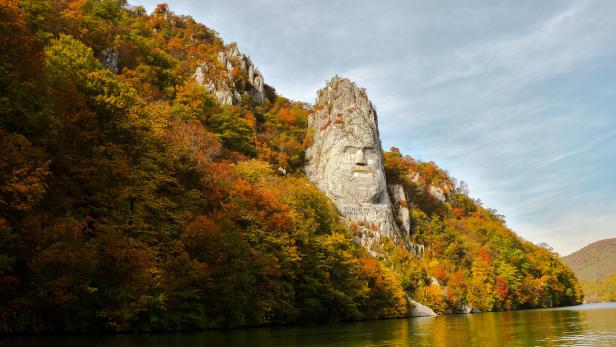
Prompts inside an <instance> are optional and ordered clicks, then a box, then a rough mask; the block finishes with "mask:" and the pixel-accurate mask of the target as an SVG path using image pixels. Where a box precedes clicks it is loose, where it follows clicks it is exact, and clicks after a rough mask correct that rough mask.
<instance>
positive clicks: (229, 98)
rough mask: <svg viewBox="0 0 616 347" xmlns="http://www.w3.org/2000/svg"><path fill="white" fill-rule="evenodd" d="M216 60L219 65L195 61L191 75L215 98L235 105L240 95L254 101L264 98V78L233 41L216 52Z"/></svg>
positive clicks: (223, 102)
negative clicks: (194, 68) (195, 64)
mask: <svg viewBox="0 0 616 347" xmlns="http://www.w3.org/2000/svg"><path fill="white" fill-rule="evenodd" d="M217 60H218V61H217V62H218V64H220V65H219V66H212V65H209V64H208V63H207V62H203V63H201V64H199V66H197V69H196V70H195V74H194V75H193V78H194V79H195V81H197V83H199V84H200V85H202V86H203V87H204V88H205V89H206V90H207V91H208V92H210V93H211V94H212V95H213V96H214V97H215V98H216V99H217V100H218V102H220V103H221V104H226V105H231V104H233V105H235V104H237V103H238V102H239V101H240V99H241V98H242V96H244V95H248V96H250V97H251V98H252V99H253V101H254V102H256V103H262V102H263V101H264V100H265V82H264V80H263V76H262V75H261V72H259V70H257V68H256V67H255V66H254V65H253V63H252V61H251V60H250V58H248V56H246V55H245V54H242V53H240V51H239V49H238V48H237V45H236V44H235V43H232V44H229V45H228V46H227V47H226V48H225V49H224V50H223V51H221V52H219V53H218V59H217ZM220 72H221V73H220ZM215 76H217V77H218V78H217V77H215Z"/></svg>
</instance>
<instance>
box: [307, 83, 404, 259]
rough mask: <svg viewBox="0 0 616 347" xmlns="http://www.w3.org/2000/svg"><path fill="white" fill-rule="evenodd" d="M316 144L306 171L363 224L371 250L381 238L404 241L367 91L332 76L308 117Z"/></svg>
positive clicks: (345, 213)
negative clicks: (391, 195) (388, 183)
mask: <svg viewBox="0 0 616 347" xmlns="http://www.w3.org/2000/svg"><path fill="white" fill-rule="evenodd" d="M308 123H309V128H310V129H311V130H310V133H311V134H312V139H310V140H311V141H312V145H311V146H310V147H309V148H308V149H307V151H306V159H307V164H306V166H305V171H306V174H307V176H308V178H309V179H310V180H312V181H313V182H315V183H316V185H317V186H318V187H319V188H320V189H321V190H322V191H323V192H325V194H327V195H328V196H329V197H330V198H331V199H332V200H333V201H334V203H335V204H336V206H337V207H338V210H339V211H340V212H341V214H342V215H343V216H345V217H346V218H347V219H348V220H349V221H350V222H353V223H356V224H359V225H361V226H362V230H363V234H362V237H361V243H362V244H364V245H365V246H367V247H368V248H370V245H371V244H372V243H373V242H374V241H378V240H379V239H380V238H381V236H387V237H390V238H392V239H394V240H395V239H399V238H400V234H399V233H400V232H399V229H398V227H397V226H396V223H395V219H394V212H393V206H392V203H391V200H390V198H389V193H388V191H387V183H386V182H385V171H384V169H383V155H382V150H381V141H380V138H379V130H378V124H377V115H376V112H375V110H374V107H373V106H372V103H371V102H370V101H369V100H368V97H367V95H366V92H365V91H364V90H362V89H360V88H358V87H357V86H356V85H355V84H354V83H352V82H351V81H349V80H348V79H345V78H341V77H338V76H336V77H334V78H332V79H331V80H330V81H329V82H328V83H327V85H326V86H325V87H324V88H323V89H321V90H320V91H318V92H317V101H316V104H315V111H314V112H313V113H312V114H311V115H310V117H309V119H308Z"/></svg>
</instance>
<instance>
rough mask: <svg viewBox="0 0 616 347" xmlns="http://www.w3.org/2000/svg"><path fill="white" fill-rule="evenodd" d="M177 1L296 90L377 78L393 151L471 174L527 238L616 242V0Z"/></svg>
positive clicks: (474, 186) (297, 95) (301, 96)
mask: <svg viewBox="0 0 616 347" xmlns="http://www.w3.org/2000/svg"><path fill="white" fill-rule="evenodd" d="M130 3H131V4H141V5H144V6H145V7H146V8H147V9H148V10H152V9H153V6H154V4H155V3H156V1H148V0H138V1H131V2H130ZM168 3H169V5H170V6H171V9H172V10H173V11H174V12H176V13H178V14H186V15H191V16H193V17H194V18H195V19H196V20H198V21H199V22H202V23H204V24H206V25H207V26H208V27H210V28H213V29H214V30H216V31H217V32H219V33H220V35H221V37H222V38H223V39H224V40H225V42H227V43H228V42H233V41H235V42H237V43H238V45H239V47H240V50H242V51H243V52H244V53H246V54H248V55H249V56H250V57H251V59H252V60H253V62H254V63H255V65H256V66H258V67H259V69H260V70H261V71H262V72H263V75H264V77H265V81H266V83H268V84H270V85H272V86H273V87H275V88H276V89H277V91H278V92H279V93H280V94H282V95H284V96H286V97H289V98H292V99H295V100H303V101H307V102H311V103H312V102H314V99H315V92H316V90H317V89H319V88H321V87H322V86H323V85H324V83H325V81H326V80H328V79H329V78H330V77H331V76H332V75H334V74H339V75H342V76H345V77H349V78H350V79H352V80H354V81H356V82H357V83H358V84H359V85H360V86H364V87H366V89H367V91H368V95H369V97H370V99H371V100H372V102H373V103H374V104H375V106H376V108H377V111H378V114H379V126H380V129H381V137H382V138H381V140H382V142H383V147H384V148H389V147H390V146H397V147H399V148H400V149H401V151H402V152H403V153H406V154H411V155H412V156H413V157H415V158H418V159H421V160H432V161H434V162H436V163H437V164H438V165H439V166H440V167H442V168H444V169H446V170H448V171H449V173H450V174H451V175H452V176H453V177H455V178H457V179H459V180H464V181H466V182H467V183H468V185H469V187H470V191H471V195H472V196H473V197H477V198H480V199H481V200H482V201H483V202H484V205H486V206H487V207H492V208H496V209H497V210H498V211H499V212H500V213H501V214H504V215H505V216H506V219H507V224H508V225H509V226H510V227H511V228H512V229H514V230H515V231H516V232H517V233H518V234H519V235H521V236H522V237H524V238H525V239H528V240H530V241H533V242H536V243H539V242H547V243H549V244H550V245H552V246H553V247H554V248H555V250H556V251H558V252H559V253H560V254H562V255H566V254H568V253H571V252H572V251H575V250H577V249H579V248H581V247H582V246H584V245H586V244H587V243H590V242H592V241H596V240H599V239H603V238H609V237H616V183H615V180H616V20H615V19H614V14H616V1H611V0H604V1H565V0H561V1H536V0H517V1H489V0H484V1H472V0H469V1H409V0H400V1H361V0H353V1H335V2H334V1H320V0H319V1H296V0H273V1H264V0H253V1H236V0H207V1H189V0H185V1H168Z"/></svg>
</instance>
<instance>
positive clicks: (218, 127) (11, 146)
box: [0, 0, 581, 333]
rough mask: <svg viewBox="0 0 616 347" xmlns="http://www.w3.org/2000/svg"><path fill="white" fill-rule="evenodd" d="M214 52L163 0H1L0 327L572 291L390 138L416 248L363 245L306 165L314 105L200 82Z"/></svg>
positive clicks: (248, 319)
mask: <svg viewBox="0 0 616 347" xmlns="http://www.w3.org/2000/svg"><path fill="white" fill-rule="evenodd" d="M225 47H228V46H225V45H224V43H223V41H222V40H221V38H219V37H218V35H217V34H216V32H215V31H213V30H212V29H210V28H207V27H206V26H205V25H203V24H199V23H197V22H195V21H194V20H193V19H192V18H191V17H187V16H179V15H176V14H174V13H173V12H171V11H170V10H169V8H168V6H166V5H159V6H158V7H157V8H156V10H155V11H154V12H153V13H151V14H147V13H146V11H145V10H144V9H143V8H142V7H131V6H129V5H127V4H126V3H125V1H123V0H53V1H52V0H41V1H18V0H8V1H5V2H3V3H2V4H0V148H2V150H1V151H0V307H1V308H2V309H1V310H0V332H2V333H16V332H27V333H32V332H82V331H112V332H117V331H160V330H183V329H206V328H211V327H236V326H254V325H261V324H286V323H298V322H313V321H335V320H353V319H372V318H385V317H401V316H405V315H407V314H408V309H409V307H408V304H407V301H406V295H410V296H412V297H414V298H416V299H418V300H419V301H422V302H424V303H426V304H428V305H432V306H433V307H434V308H435V309H436V310H437V311H438V312H442V313H444V312H456V311H458V310H459V308H460V306H461V305H463V304H465V305H470V306H474V307H477V308H479V309H482V310H503V309H515V308H521V307H544V306H552V305H564V304H573V303H578V302H580V301H581V293H580V290H579V286H578V285H577V281H576V280H575V277H574V276H573V274H572V273H571V272H569V271H568V270H567V269H566V268H565V267H564V266H562V264H561V263H560V262H559V260H558V258H557V256H556V255H555V254H553V253H550V252H548V251H546V250H544V249H542V248H539V247H537V246H534V245H533V244H531V243H530V242H527V241H524V240H521V239H520V238H518V237H517V236H515V234H513V232H511V231H510V230H508V229H507V228H506V227H505V225H504V221H503V219H502V217H500V216H498V215H497V214H495V213H494V212H493V211H490V210H488V209H484V208H483V207H481V205H480V204H479V203H477V202H476V201H474V200H472V199H470V198H469V197H468V195H467V192H466V191H464V189H462V188H461V187H460V186H459V185H457V184H455V182H454V181H453V180H452V179H451V178H450V177H449V176H448V175H447V173H446V172H444V171H443V170H440V169H438V168H437V167H436V166H435V165H434V164H433V163H422V162H418V161H415V160H413V159H412V158H410V157H403V156H402V155H401V154H400V153H398V152H397V151H391V152H388V153H386V157H387V159H386V170H387V173H388V179H391V180H393V181H396V182H399V183H401V184H403V185H405V187H406V188H407V190H409V191H412V192H414V193H413V194H412V196H411V201H412V203H413V205H412V209H411V210H412V221H413V236H412V237H413V240H414V241H415V242H416V243H417V244H422V245H425V251H424V253H423V255H421V254H417V255H413V254H412V253H411V252H410V251H408V250H407V249H405V248H402V247H400V246H396V245H394V244H393V243H387V242H385V243H384V244H383V250H382V253H381V254H382V256H380V257H379V259H376V258H375V257H373V256H371V255H370V254H369V253H368V252H367V251H365V250H364V249H363V248H362V247H361V246H358V245H356V244H355V243H353V234H352V233H353V230H351V228H349V227H348V226H346V225H343V224H341V222H340V219H339V218H338V212H337V211H336V209H335V207H334V206H333V204H332V202H331V201H329V200H328V198H327V197H326V196H325V195H324V194H322V193H321V192H320V191H319V190H318V189H317V188H316V187H315V186H314V185H313V184H312V183H310V182H309V181H308V180H307V179H306V178H304V177H303V173H302V167H303V160H304V150H305V148H306V146H307V144H308V143H309V141H310V136H311V135H310V134H308V133H307V130H306V120H307V115H308V114H309V113H310V112H311V106H310V105H307V104H305V103H300V102H293V101H291V100H288V99H286V98H284V97H282V96H279V95H277V94H276V92H275V89H274V88H272V87H269V86H267V87H266V88H265V90H266V97H265V99H264V100H262V102H256V101H255V100H254V99H251V98H247V97H243V98H241V99H240V100H239V101H238V102H237V103H235V104H222V103H219V102H218V101H217V99H216V98H215V97H214V96H213V95H211V94H210V93H209V92H208V91H207V90H206V89H205V88H203V87H202V86H201V85H199V84H197V83H196V82H195V79H194V77H193V74H194V73H195V70H196V69H197V67H198V66H199V65H200V64H202V63H204V62H206V63H208V66H214V67H216V66H217V68H213V69H210V70H208V74H209V76H210V77H211V78H213V79H216V78H219V76H220V75H222V72H223V71H224V66H220V65H221V64H220V63H219V61H218V60H217V57H218V54H219V52H221V51H222V50H224V49H225ZM109 60H112V61H113V60H116V61H114V64H109ZM220 78H222V77H220ZM232 78H233V79H234V81H233V83H234V85H242V84H243V83H244V81H246V80H247V78H248V76H246V75H245V74H244V72H243V71H239V70H236V69H235V70H233V74H232ZM279 167H280V168H284V169H285V171H286V174H285V175H283V174H281V173H279V171H278V170H277V169H278V168H279ZM431 187H439V189H441V191H442V193H443V198H442V199H436V198H434V194H430V191H431Z"/></svg>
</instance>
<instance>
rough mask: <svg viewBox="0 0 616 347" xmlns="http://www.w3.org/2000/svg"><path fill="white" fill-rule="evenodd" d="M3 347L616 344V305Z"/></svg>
mask: <svg viewBox="0 0 616 347" xmlns="http://www.w3.org/2000/svg"><path fill="white" fill-rule="evenodd" d="M0 346H3V347H4V346H7V347H34V346H37V347H38V346H50V347H55V346H67V347H86V346H87V347H90V346H92V347H98V346H118V347H129V346H130V347H132V346H152V347H189V346H204V347H205V346H229V347H240V346H242V347H243V346H256V347H262V346H276V347H285V346H301V347H304V346H310V347H317V346H319V347H321V346H336V347H342V346H616V303H603V304H588V305H582V306H575V307H565V308H557V309H545V310H527V311H515V312H496V313H480V314H474V315H457V316H439V317H433V318H412V319H395V320H383V321H370V322H356V323H342V324H331V325H314V326H304V327H276V328H259V329H239V330H221V331H208V332H199V333H174V334H157V335H141V334H137V335H98V336H91V335H90V336H68V337H59V336H40V337H16V338H0Z"/></svg>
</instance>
